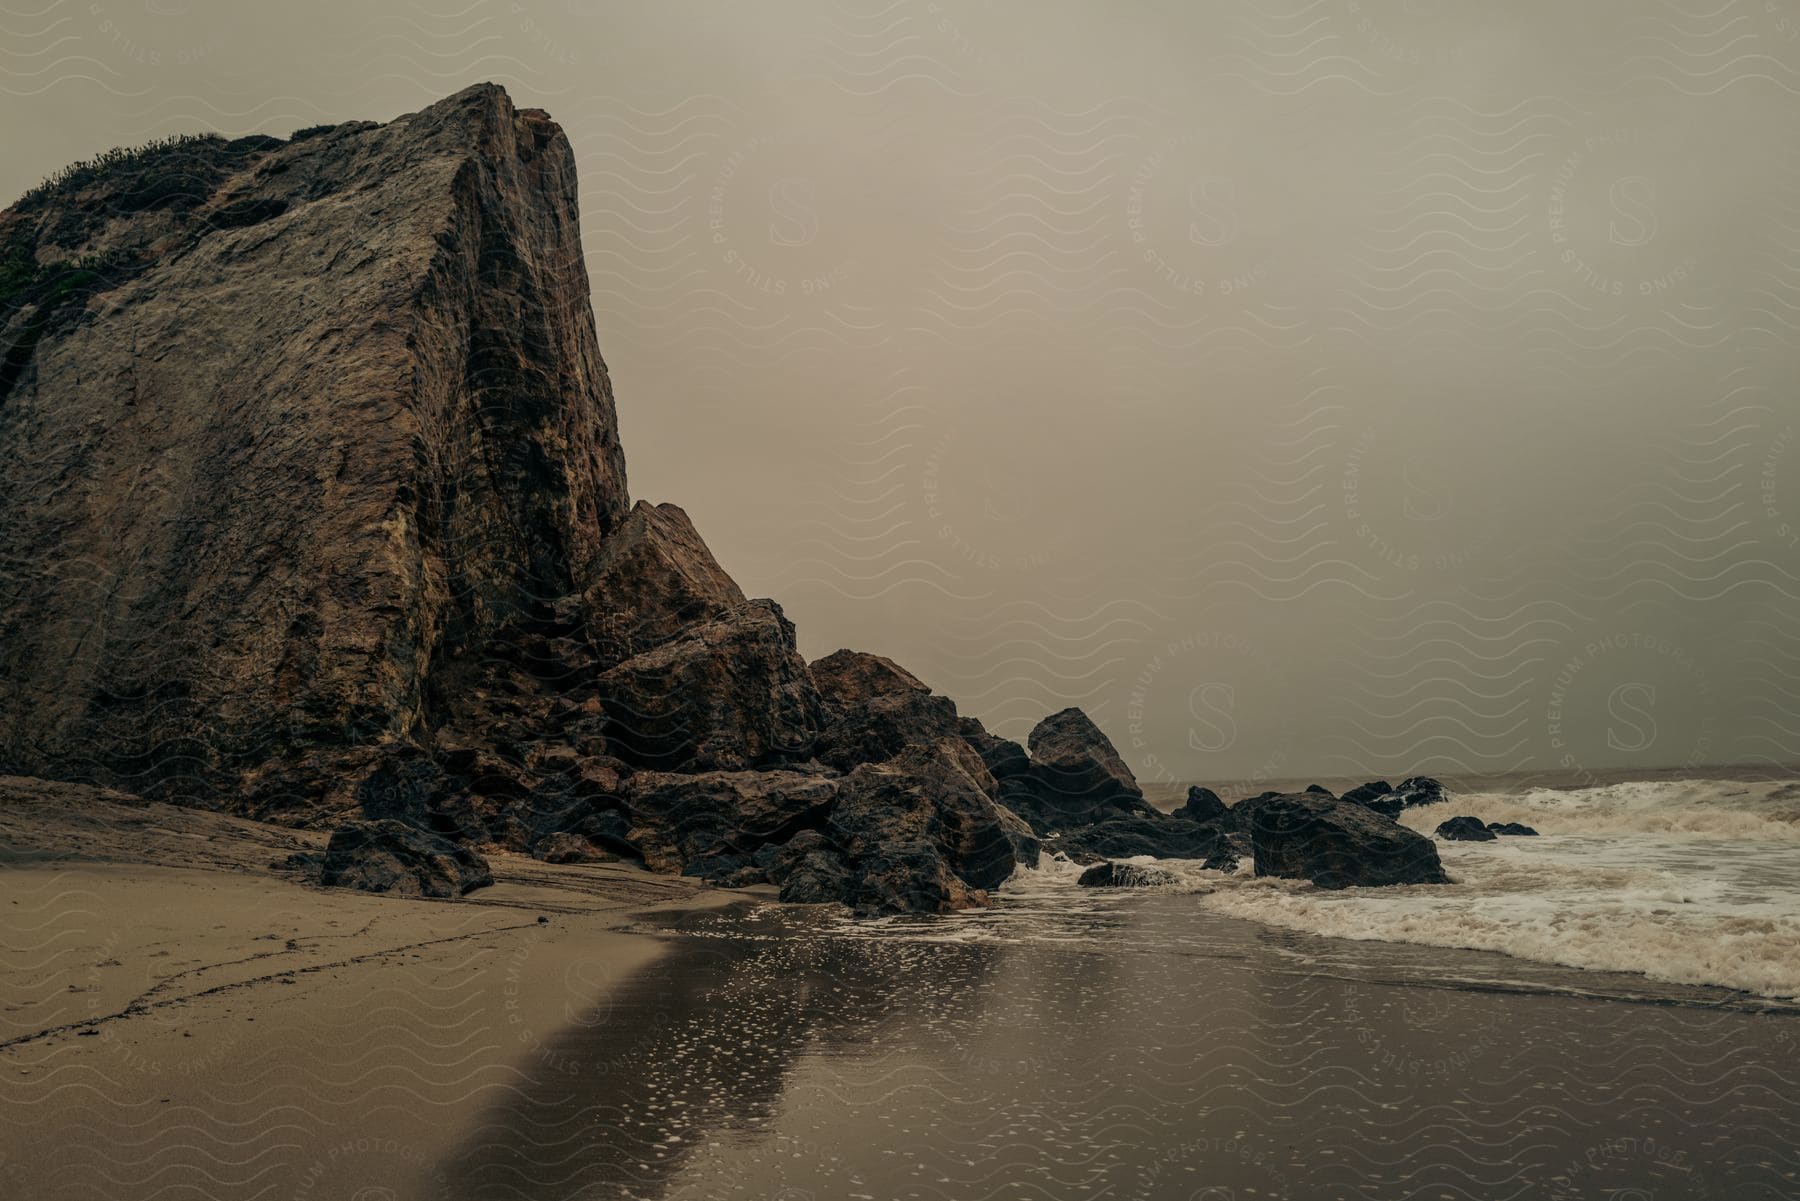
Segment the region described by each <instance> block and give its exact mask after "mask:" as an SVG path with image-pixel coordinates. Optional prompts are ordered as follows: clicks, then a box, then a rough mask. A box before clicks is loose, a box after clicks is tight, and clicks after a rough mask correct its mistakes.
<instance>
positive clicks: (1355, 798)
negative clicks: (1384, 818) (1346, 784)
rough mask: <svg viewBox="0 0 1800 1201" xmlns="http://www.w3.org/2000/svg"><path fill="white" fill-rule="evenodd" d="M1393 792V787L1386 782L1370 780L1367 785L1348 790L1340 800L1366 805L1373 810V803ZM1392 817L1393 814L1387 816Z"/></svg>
mask: <svg viewBox="0 0 1800 1201" xmlns="http://www.w3.org/2000/svg"><path fill="white" fill-rule="evenodd" d="M1393 791H1394V786H1393V785H1392V784H1389V783H1388V782H1387V781H1386V780H1371V781H1369V782H1368V783H1367V784H1361V785H1358V786H1357V787H1355V788H1352V789H1350V790H1349V791H1348V792H1346V793H1344V795H1343V796H1342V797H1341V798H1340V799H1341V800H1346V801H1349V802H1350V803H1352V804H1355V805H1368V806H1369V807H1370V808H1375V802H1377V801H1379V800H1380V799H1381V798H1382V797H1384V796H1387V795H1388V794H1390V793H1391V792H1393ZM1388 816H1389V817H1392V816H1393V814H1391V813H1390V814H1389V815H1388Z"/></svg>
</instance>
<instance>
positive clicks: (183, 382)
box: [0, 86, 629, 814]
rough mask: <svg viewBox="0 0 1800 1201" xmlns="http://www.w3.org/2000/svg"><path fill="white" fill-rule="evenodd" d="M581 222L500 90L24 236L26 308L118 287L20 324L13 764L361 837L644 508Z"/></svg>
mask: <svg viewBox="0 0 1800 1201" xmlns="http://www.w3.org/2000/svg"><path fill="white" fill-rule="evenodd" d="M89 176H91V178H90V177H89ZM576 217H577V209H576V196H575V163H574V158H573V156H572V154H571V153H570V150H569V145H568V142H567V140H566V139H565V138H564V136H563V134H562V131H561V129H560V128H559V127H558V126H557V125H556V124H555V123H554V122H553V121H551V120H550V119H549V117H548V116H547V115H545V114H544V113H542V112H539V111H536V110H532V109H524V110H516V109H514V108H513V106H512V103H511V102H510V101H509V100H508V98H507V96H506V94H505V93H504V92H503V91H502V90H501V89H499V88H497V87H493V86H482V87H476V88H471V89H469V90H467V91H464V92H461V93H458V94H457V95H456V96H453V97H451V98H450V99H448V100H445V101H443V102H440V103H438V104H435V105H433V106H431V107H430V108H428V109H425V110H424V111H422V112H419V113H414V114H412V115H410V116H406V117H402V118H400V119H399V120H396V121H394V122H392V123H390V124H387V125H373V124H368V123H354V124H351V125H344V126H338V127H336V128H333V129H324V130H319V131H316V132H313V133H311V136H306V137H296V138H295V139H294V140H292V141H289V142H285V143H284V142H278V141H276V140H274V139H264V138H257V139H240V140H239V141H238V142H234V143H224V142H223V141H222V140H215V142H212V143H208V142H194V143H187V144H184V145H180V146H174V147H167V148H164V149H162V150H160V151H152V152H148V153H146V154H145V155H144V156H143V161H142V162H141V163H128V164H126V165H125V166H121V167H117V168H115V169H112V170H108V171H100V172H97V173H95V172H90V173H87V174H83V173H81V172H77V173H76V176H75V178H73V179H72V180H70V181H68V182H67V183H65V185H64V186H63V187H62V188H60V189H56V188H53V189H51V190H50V191H49V192H48V193H47V194H43V195H34V196H31V197H27V198H26V200H24V201H22V202H21V203H20V204H18V205H15V206H14V207H13V208H12V209H10V210H8V211H7V212H6V213H5V214H4V215H0V261H4V262H6V263H7V264H8V275H9V277H11V278H13V279H15V280H16V279H17V278H18V277H19V276H20V275H22V274H25V273H34V274H36V275H43V274H46V273H48V274H57V273H61V272H64V271H66V269H67V265H68V264H71V263H74V264H89V265H91V266H92V268H93V270H92V271H91V273H90V274H91V275H92V276H93V278H92V279H90V280H88V281H87V282H86V283H85V284H84V285H83V287H84V288H85V289H86V296H85V303H84V304H80V305H72V304H67V303H64V304H62V305H60V307H59V306H58V305H57V303H56V301H55V300H54V299H53V298H52V297H50V296H48V295H41V294H39V291H38V290H37V289H35V288H34V287H30V286H28V287H25V288H23V289H20V288H18V287H17V286H16V285H15V286H14V287H13V288H12V289H11V290H10V292H9V294H8V295H7V296H5V297H4V298H3V299H0V347H4V358H5V361H6V362H7V363H8V364H9V365H10V366H9V368H8V371H7V374H6V377H5V380H4V382H5V387H4V389H0V455H3V456H4V458H5V461H6V462H7V464H8V466H7V470H6V471H5V472H4V473H0V563H3V564H4V565H5V566H4V568H3V569H0V762H4V764H5V766H6V768H8V769H11V770H16V771H26V772H32V773H36V774H40V775H55V776H62V777H66V778H81V779H89V780H95V781H105V782H108V783H116V784H121V785H124V786H127V787H131V788H135V789H137V790H139V791H142V792H147V793H151V794H154V795H161V796H167V797H170V798H182V799H197V798H204V799H208V800H210V801H212V802H214V803H219V804H231V805H234V806H238V805H241V804H244V799H245V798H248V804H247V805H246V806H245V807H247V808H249V809H250V810H252V811H254V812H259V813H276V812H281V813H287V814H292V813H294V812H296V811H300V810H304V809H307V808H315V807H316V808H321V809H338V810H341V809H343V808H345V807H346V802H348V800H349V799H350V798H349V794H348V793H347V792H345V791H342V790H341V789H340V788H339V784H338V782H339V781H341V780H343V779H346V778H348V777H350V776H353V775H355V774H356V769H357V767H358V766H360V765H362V764H366V763H367V762H368V761H369V757H368V756H367V755H366V754H359V753H358V752H359V751H362V750H364V749H365V748H368V747H372V746H374V745H377V744H379V743H381V742H384V741H390V740H394V739H401V738H421V737H424V736H426V735H427V734H428V732H429V731H430V730H431V729H433V728H434V727H436V726H439V725H441V724H443V723H444V722H445V721H446V720H447V719H449V717H450V716H451V715H452V713H453V711H454V709H455V707H456V704H457V697H456V695H455V694H456V691H457V688H456V687H455V686H453V682H455V681H457V680H458V678H459V677H460V676H462V675H465V674H466V673H467V671H468V669H469V666H470V665H471V664H473V663H474V662H475V661H476V659H477V658H486V657H489V656H492V655H494V654H495V650H496V648H497V647H499V646H500V645H502V644H504V643H505V642H506V641H507V640H508V637H509V634H510V632H511V631H512V630H514V629H515V628H518V627H522V626H524V625H527V624H529V623H530V622H531V621H532V620H533V619H534V618H536V617H537V616H539V613H538V610H539V609H540V608H541V606H542V605H543V604H544V602H546V601H548V600H549V599H551V598H555V597H560V596H564V595H567V594H570V593H571V592H572V591H574V583H575V579H576V578H577V577H585V576H586V575H588V574H589V573H590V571H591V565H592V564H593V563H594V561H595V560H596V558H597V557H599V556H600V554H601V549H602V545H603V544H604V543H605V542H606V541H607V539H608V536H609V535H610V534H612V533H613V532H614V531H615V530H617V529H618V528H619V527H620V526H621V525H622V524H623V523H624V522H625V521H626V517H627V514H628V512H629V504H628V501H627V495H626V486H625V462H624V457H623V454H622V452H621V450H620V447H619V442H618V435H617V429H618V425H617V421H616V418H615V414H614V408H613V397H612V390H611V386H610V384H609V383H608V379H607V373H606V366H605V364H604V363H603V362H602V361H601V357H600V351H599V347H598V344H597V342H596V339H595V334H594V324H593V318H592V315H591V312H590V309H589V306H588V285H587V273H586V269H585V266H584V264H583V260H582V254H581V243H580V235H579V226H578V223H577V220H576ZM52 309H54V310H55V311H54V312H51V311H50V310H52Z"/></svg>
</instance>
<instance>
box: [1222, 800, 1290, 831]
mask: <svg viewBox="0 0 1800 1201" xmlns="http://www.w3.org/2000/svg"><path fill="white" fill-rule="evenodd" d="M1285 795H1287V794H1286V793H1280V792H1259V793H1257V794H1256V795H1255V796H1251V797H1245V798H1244V799H1243V800H1241V801H1237V802H1235V803H1233V804H1232V805H1231V806H1230V807H1229V808H1227V809H1226V810H1225V814H1224V816H1223V817H1220V818H1219V819H1218V822H1217V824H1218V827H1219V828H1220V829H1221V830H1226V831H1236V832H1237V833H1240V834H1246V835H1247V834H1249V833H1250V821H1251V819H1252V818H1253V817H1255V816H1256V811H1257V809H1258V808H1260V807H1261V806H1262V805H1264V804H1265V803H1267V802H1268V801H1271V800H1274V799H1275V798H1276V797H1279V796H1285Z"/></svg>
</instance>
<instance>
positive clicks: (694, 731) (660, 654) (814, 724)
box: [597, 600, 824, 771]
mask: <svg viewBox="0 0 1800 1201" xmlns="http://www.w3.org/2000/svg"><path fill="white" fill-rule="evenodd" d="M597 687H598V689H599V693H600V697H601V701H602V703H603V704H604V705H605V707H606V717H607V725H606V738H607V742H608V744H609V745H610V746H611V747H612V748H613V749H614V751H615V753H616V754H618V755H619V757H620V758H622V759H624V760H626V761H627V762H629V763H632V764H635V765H636V766H639V767H643V768H649V769H653V770H661V771H670V770H677V769H679V770H685V771H714V770H723V771H742V770H745V769H749V768H759V767H772V766H780V765H784V764H788V763H797V762H800V761H802V760H803V759H804V758H805V757H806V756H807V755H808V754H809V753H810V750H811V747H812V744H813V740H814V739H815V738H816V737H817V736H818V733H819V728H820V726H821V724H822V720H823V716H824V714H823V709H822V706H821V704H820V701H819V694H818V692H817V690H816V689H814V687H813V683H812V678H811V677H810V676H809V675H808V674H807V671H806V664H805V662H804V661H803V660H802V659H801V658H800V655H799V653H798V652H797V651H796V650H795V649H794V627H793V625H792V623H790V622H789V621H788V620H787V618H786V617H784V616H783V615H782V612H781V607H780V606H779V605H777V604H776V603H775V602H774V601H771V600H753V601H748V602H746V603H745V604H742V605H739V606H738V607H737V608H735V609H732V610H731V611H729V612H728V613H726V614H725V615H724V616H723V617H720V618H719V619H717V620H716V621H709V622H705V623H703V624H701V625H698V626H693V627H690V628H689V629H687V630H686V631H684V632H683V633H681V634H680V635H678V636H677V637H675V638H672V639H670V640H669V641H668V642H665V643H663V644H662V645H661V646H659V647H657V648H655V649H654V650H651V651H648V652H646V653H644V654H642V655H638V656H636V657H635V658H632V659H627V660H626V661H625V662H623V663H621V664H619V665H618V666H616V667H613V668H611V669H610V670H608V671H606V672H604V673H603V674H602V675H601V676H600V678H599V680H598V681H597Z"/></svg>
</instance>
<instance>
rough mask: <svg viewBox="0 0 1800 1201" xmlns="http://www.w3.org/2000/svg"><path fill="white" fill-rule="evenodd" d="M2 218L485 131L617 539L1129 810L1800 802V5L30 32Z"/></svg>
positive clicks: (456, 18)
mask: <svg viewBox="0 0 1800 1201" xmlns="http://www.w3.org/2000/svg"><path fill="white" fill-rule="evenodd" d="M0 24H4V25H5V26H7V29H8V33H9V36H10V38H11V41H12V43H13V47H14V48H13V49H12V50H10V51H9V52H8V54H7V55H6V56H0V86H4V87H5V88H6V90H7V92H8V93H9V95H10V96H11V97H12V99H13V105H12V107H13V110H14V112H15V113H16V114H19V115H17V116H15V117H14V118H13V119H12V121H11V122H10V124H9V128H8V136H7V145H8V147H9V154H8V156H7V157H6V160H5V161H4V162H0V193H4V195H5V196H6V198H7V200H8V201H9V202H10V200H11V199H12V198H14V197H16V196H17V195H19V194H20V193H22V192H23V191H24V190H25V189H26V188H28V187H30V186H31V185H32V184H34V183H36V182H37V181H38V180H39V179H41V178H42V177H44V176H45V175H48V174H49V173H51V172H52V171H54V170H56V169H57V168H58V167H60V166H62V165H64V164H66V163H68V162H70V161H73V160H76V159H81V158H84V157H87V156H90V155H92V154H94V153H97V152H99V151H102V150H105V149H107V148H108V147H111V146H115V145H129V144H133V143H137V142H142V141H144V140H146V139H149V138H151V137H156V136H160V135H165V134H169V133H175V132H181V131H188V130H202V129H216V130H219V131H221V132H224V133H227V134H243V133H254V132H262V133H272V134H278V135H284V136H285V135H286V134H288V133H291V132H292V131H293V130H294V129H296V128H298V127H301V126H306V125H313V124H318V123H322V122H335V121H344V120H352V119H371V120H388V119H391V118H392V117H394V116H397V115H399V114H401V113H404V112H408V111H414V110H417V109H419V108H421V107H423V106H424V105H426V104H428V103H430V102H431V101H433V100H435V99H437V98H440V97H442V96H444V95H447V94H449V93H451V92H454V91H456V90H458V89H460V88H462V87H465V86H467V85H469V84H471V83H475V82H478V81H481V80H486V79H491V80H494V81H495V82H498V83H500V84H502V85H504V86H505V87H506V88H507V89H508V91H509V92H510V93H511V94H512V96H513V99H514V101H515V103H517V104H518V105H520V106H521V107H524V106H533V107H541V108H544V109H547V110H548V111H549V112H550V113H551V115H552V116H554V117H555V118H556V119H557V120H558V121H560V122H561V123H562V125H563V126H564V128H565V129H566V130H567V131H568V134H569V137H570V139H571V142H572V144H573V146H574V148H575V152H576V156H577V160H578V164H579V167H580V184H581V198H582V218H583V235H584V241H585V246H586V254H587V261H588V266H589V272H590V277H591V280H592V286H593V300H594V308H595V318H596V321H597V323H598V327H599V332H600V343H601V347H602V350H603V351H604V353H605V355H606V358H607V362H608V364H609V365H610V367H611V370H612V375H613V381H614V385H615V388H616V390H617V394H618V401H619V410H620V420H621V426H622V435H623V440H624V444H625V449H626V454H627V458H628V461H629V464H630V478H631V484H632V493H633V495H634V496H635V497H640V498H644V499H648V500H653V501H669V502H673V503H676V504H679V505H681V506H682V507H683V508H685V509H686V510H687V511H688V512H689V513H690V514H691V515H692V516H693V518H694V521H695V523H696V525H697V526H698V528H699V530H700V532H701V533H702V535H703V536H704V537H705V538H706V539H707V541H708V543H709V544H710V546H711V547H712V549H713V550H714V552H715V553H716V555H717V556H718V558H719V560H720V561H721V563H723V564H724V566H725V567H726V568H727V570H729V571H730V572H732V574H733V575H735V576H736V578H737V579H738V580H739V582H740V583H741V584H742V585H743V587H744V589H745V591H746V592H748V593H750V594H752V595H768V596H773V597H775V598H777V599H778V600H779V601H780V602H781V603H782V605H783V606H784V608H785V609H786V611H787V614H788V616H789V617H790V618H792V619H793V620H794V621H795V623H796V624H797V626H798V628H799V636H800V640H801V648H802V650H803V651H804V652H805V653H806V654H807V656H808V657H809V658H816V657H818V656H820V655H822V654H825V653H828V652H829V651H832V650H834V649H837V648H838V647H840V646H853V647H857V648H860V649H864V650H870V651H874V652H877V653H880V654H884V655H889V656H891V657H892V658H894V659H896V660H897V661H899V662H900V663H902V664H904V665H905V666H907V667H908V668H910V669H912V670H913V671H914V672H916V673H917V674H919V675H920V676H921V677H922V678H924V679H925V680H926V681H927V682H928V683H930V684H931V685H932V686H933V687H934V688H936V689H937V690H939V691H941V692H944V693H946V694H948V695H950V696H952V697H954V698H955V699H956V700H957V702H958V704H959V705H960V706H961V708H962V710H963V711H964V712H969V713H974V714H976V715H978V716H981V717H983V718H984V719H986V720H987V721H988V722H989V724H990V725H991V726H993V727H994V728H996V729H998V730H999V731H1000V732H1002V733H1005V734H1007V735H1009V736H1012V737H1017V738H1021V739H1022V738H1023V737H1024V735H1025V734H1026V732H1027V731H1028V730H1029V729H1030V728H1031V725H1032V724H1033V723H1034V722H1035V721H1036V720H1037V719H1038V718H1039V717H1041V716H1042V715H1043V714H1045V713H1047V712H1050V711H1052V710H1055V709H1059V708H1061V707H1063V706H1065V705H1080V706H1082V707H1083V708H1085V709H1086V710H1087V711H1088V712H1089V713H1090V714H1091V715H1092V716H1093V717H1094V718H1095V719H1096V721H1098V722H1099V723H1100V725H1101V726H1102V728H1104V729H1105V730H1106V732H1107V733H1108V734H1109V735H1110V736H1111V738H1112V739H1113V741H1114V742H1115V743H1116V744H1117V745H1118V747H1119V749H1120V751H1121V752H1122V753H1123V754H1124V755H1125V757H1126V759H1127V760H1128V762H1129V763H1130V765H1131V767H1132V768H1133V770H1134V771H1136V772H1137V773H1138V775H1139V776H1140V778H1142V779H1143V780H1144V781H1145V782H1146V783H1157V782H1167V781H1169V780H1176V779H1180V780H1196V781H1219V782H1227V781H1230V782H1254V781H1257V780H1263V779H1293V778H1299V777H1305V776H1307V775H1309V774H1310V775H1317V776H1320V777H1331V778H1347V777H1354V776H1375V775H1383V776H1387V777H1389V778H1396V777H1398V776H1402V775H1409V774H1415V773H1421V772H1426V773H1442V774H1447V775H1448V774H1497V773H1504V772H1509V771H1518V770H1532V769H1542V770H1554V771H1558V772H1564V773H1567V772H1572V771H1573V772H1579V771H1591V772H1600V771H1605V770H1611V769H1617V768H1632V767H1637V768H1642V769H1645V770H1651V769H1660V768H1670V767H1673V768H1677V769H1678V768H1680V767H1681V766H1683V765H1692V766H1695V767H1696V768H1698V767H1703V766H1716V765H1723V764H1749V765H1758V764H1760V765H1764V766H1766V767H1768V768H1770V769H1774V768H1775V767H1776V766H1777V765H1786V764H1792V763H1794V762H1796V761H1800V685H1797V683H1796V675H1797V672H1800V615H1797V614H1796V602H1797V601H1800V398H1796V397H1795V395H1794V393H1793V388H1794V370H1793V369H1794V367H1795V365H1796V359H1797V356H1796V354H1795V350H1794V342H1795V334H1796V331H1797V330H1800V321H1797V315H1800V159H1797V152H1796V150H1795V148H1794V147H1793V146H1792V145H1791V144H1790V143H1789V141H1788V139H1787V131H1788V130H1789V129H1791V128H1792V127H1793V118H1794V117H1795V116H1796V115H1800V5H1786V4H1779V3H1763V2H1762V0H1736V2H1733V3H1728V4H1726V5H1725V6H1724V7H1722V8H1720V7H1716V6H1705V5H1695V6H1692V7H1691V9H1684V8H1681V7H1676V6H1674V5H1664V6H1659V7H1657V8H1655V9H1654V10H1650V9H1647V8H1645V7H1644V6H1642V5H1634V4H1628V3H1624V2H1623V0H1613V2H1610V3H1606V4H1602V5H1588V6H1583V8H1582V9H1581V11H1580V12H1578V13H1577V12H1571V11H1570V10H1569V9H1568V7H1567V6H1559V5H1551V4H1549V3H1545V2H1543V0H1533V2H1532V3H1528V4H1522V5H1518V6H1513V7H1510V8H1508V9H1507V10H1506V11H1505V12H1504V13H1499V12H1494V11H1490V10H1488V9H1486V8H1484V7H1483V6H1479V5H1475V4H1472V3H1467V2H1456V0H1443V2H1441V3H1434V4H1430V5H1422V4H1419V3H1416V2H1415V0H1314V2H1312V3H1298V2H1297V3H1294V4H1291V5H1280V4H1274V3H1270V2H1269V0H1253V2H1247V3H1243V4H1231V5H1220V6H1206V7H1205V8H1204V10H1191V9H1190V7H1189V6H1177V5H1172V4H1165V3H1161V2H1159V0H1139V2H1137V3H1130V4H1124V5H1119V6H1108V7H1107V8H1106V9H1105V10H1099V9H1098V8H1097V7H1096V6H1091V5H1077V4H1072V3H1061V2H1059V3H1050V4H1025V3H1022V2H992V3H981V2H978V0H966V2H963V3H958V2H956V0H876V2H874V3H870V4H867V5H863V6H856V5H849V4H832V3H817V4H811V3H806V4H792V5H784V6H782V7H781V8H779V9H778V10H777V9H762V10H753V9H752V8H751V6H744V5H730V4H725V3H721V2H718V0H704V2H700V0H695V2H681V3H668V4H651V3H630V4H613V5H607V6H604V7H602V6H596V5H582V4H576V3H573V2H572V0H569V2H556V3H541V4H531V3H522V2H518V0H503V2H491V3H490V2H485V0H477V2H476V3H473V4H467V2H466V0H459V3H457V4H445V5H442V6H441V7H439V8H432V7H428V6H426V5H422V4H396V3H385V2H380V3H365V4H348V3H344V2H343V0H327V2H326V3H322V4H319V5H316V6H310V7H307V8H305V9H294V8H291V7H276V6H262V5H227V4H224V3H220V2H218V0H108V2H104V3H79V4H74V3H68V2H66V0H59V2H58V3H53V4H52V5H51V6H50V7H49V8H46V9H43V10H41V11H34V12H22V13H18V14H9V15H7V16H6V17H4V18H3V19H0Z"/></svg>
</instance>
